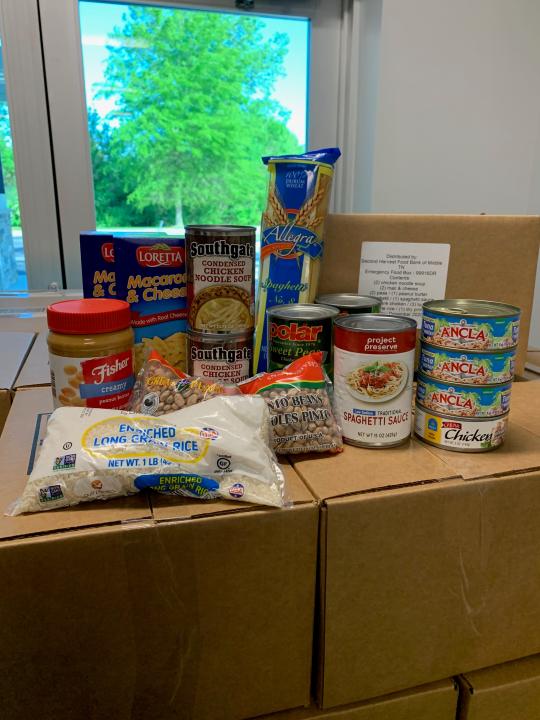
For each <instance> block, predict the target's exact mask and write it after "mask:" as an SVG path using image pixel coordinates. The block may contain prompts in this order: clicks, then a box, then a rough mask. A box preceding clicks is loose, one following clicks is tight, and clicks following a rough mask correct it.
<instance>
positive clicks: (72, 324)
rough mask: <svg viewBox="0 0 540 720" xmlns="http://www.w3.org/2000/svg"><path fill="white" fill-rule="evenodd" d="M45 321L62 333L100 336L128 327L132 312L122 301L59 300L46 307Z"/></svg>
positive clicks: (94, 299) (91, 299)
mask: <svg viewBox="0 0 540 720" xmlns="http://www.w3.org/2000/svg"><path fill="white" fill-rule="evenodd" d="M47 322H48V324H49V330H52V331H53V332H58V333H64V334H65V335H86V334H88V335H101V334H102V333H110V332H115V331H116V330H124V329H125V328H127V327H129V326H130V324H131V313H130V309H129V304H128V303H127V302H125V301H124V300H107V299H102V300H100V299H98V298H86V299H84V300H61V301H60V302H56V303H53V304H52V305H49V307H48V308H47Z"/></svg>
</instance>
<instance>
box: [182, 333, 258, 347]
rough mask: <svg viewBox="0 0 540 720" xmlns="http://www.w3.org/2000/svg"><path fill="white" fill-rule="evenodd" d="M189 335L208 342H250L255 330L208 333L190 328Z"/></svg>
mask: <svg viewBox="0 0 540 720" xmlns="http://www.w3.org/2000/svg"><path fill="white" fill-rule="evenodd" d="M187 336H188V339H191V340H196V341H197V342H207V343H221V344H223V343H224V342H250V341H251V340H252V339H253V330H251V331H247V332H243V331H242V332H227V333H208V332H200V331H199V330H191V329H188V331H187Z"/></svg>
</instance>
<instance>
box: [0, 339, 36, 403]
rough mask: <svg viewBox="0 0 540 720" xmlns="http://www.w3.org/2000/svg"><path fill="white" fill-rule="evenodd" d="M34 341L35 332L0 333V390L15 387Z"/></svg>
mask: <svg viewBox="0 0 540 720" xmlns="http://www.w3.org/2000/svg"><path fill="white" fill-rule="evenodd" d="M33 341H34V333H33V332H0V348H2V362H1V363H0V388H6V389H8V390H9V389H10V388H12V387H13V384H14V383H15V380H16V379H17V375H18V374H19V370H20V368H21V365H22V364H23V362H24V360H25V358H26V356H27V355H28V351H29V350H30V348H31V346H32V343H33Z"/></svg>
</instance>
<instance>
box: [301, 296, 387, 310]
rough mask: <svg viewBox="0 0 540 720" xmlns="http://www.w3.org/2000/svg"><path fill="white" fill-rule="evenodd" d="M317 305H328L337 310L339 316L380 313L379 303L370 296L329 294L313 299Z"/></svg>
mask: <svg viewBox="0 0 540 720" xmlns="http://www.w3.org/2000/svg"><path fill="white" fill-rule="evenodd" d="M315 302H316V303H317V304H319V305H330V306H331V307H335V308H337V309H338V310H339V312H340V315H354V314H355V313H380V312H381V301H380V299H379V298H376V297H372V296H371V295H355V294H354V293H331V294H329V295H319V297H318V298H316V299H315Z"/></svg>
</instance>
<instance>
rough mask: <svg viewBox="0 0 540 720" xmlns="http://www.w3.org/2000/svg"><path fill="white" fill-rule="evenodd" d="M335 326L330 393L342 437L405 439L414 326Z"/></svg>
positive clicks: (362, 441) (367, 441)
mask: <svg viewBox="0 0 540 720" xmlns="http://www.w3.org/2000/svg"><path fill="white" fill-rule="evenodd" d="M335 331H336V332H335V346H334V397H335V404H336V410H337V413H338V421H339V422H340V423H341V427H342V430H343V438H344V440H346V441H348V442H351V443H353V444H359V445H367V446H369V445H395V444H397V443H400V442H402V441H404V440H406V439H407V438H408V437H409V436H410V434H411V428H412V386H413V375H414V349H415V344H416V332H415V331H414V330H411V331H406V332H400V333H396V334H395V335H393V334H391V333H380V332H377V333H367V332H366V333H364V332H358V331H352V332H351V331H347V329H343V328H340V327H338V326H336V328H335Z"/></svg>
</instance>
